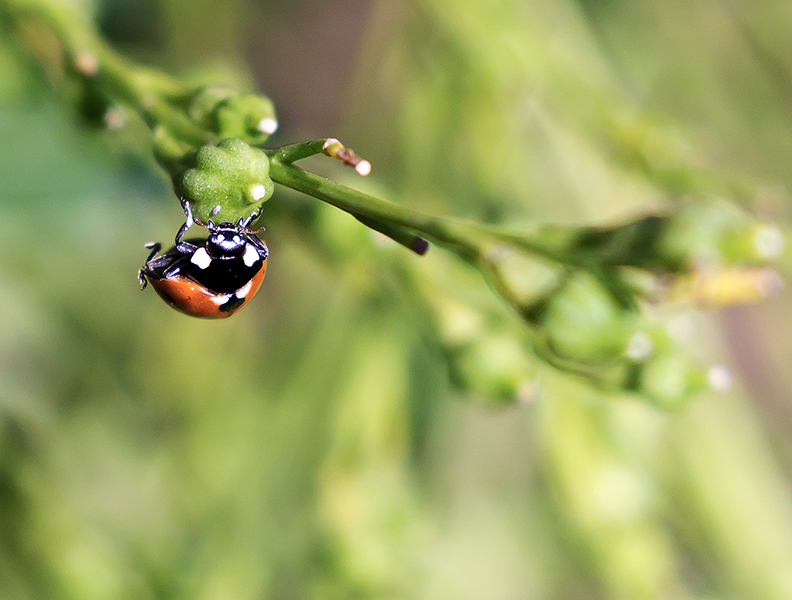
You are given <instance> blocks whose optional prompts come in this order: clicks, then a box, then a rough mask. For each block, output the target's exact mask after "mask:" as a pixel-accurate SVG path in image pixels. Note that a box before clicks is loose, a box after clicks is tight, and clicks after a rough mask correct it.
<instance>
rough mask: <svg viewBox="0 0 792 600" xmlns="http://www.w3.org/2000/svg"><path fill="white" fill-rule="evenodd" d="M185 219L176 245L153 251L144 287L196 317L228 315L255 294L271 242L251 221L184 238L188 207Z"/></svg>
mask: <svg viewBox="0 0 792 600" xmlns="http://www.w3.org/2000/svg"><path fill="white" fill-rule="evenodd" d="M185 206H186V208H185V212H186V213H187V222H186V223H185V226H184V227H182V228H181V229H180V230H179V233H178V235H177V236H176V244H175V246H174V247H173V248H171V249H170V250H168V251H167V252H165V253H163V254H159V251H160V249H161V248H162V246H161V244H159V243H153V244H148V245H147V246H146V247H147V248H151V249H152V253H151V255H150V256H149V258H148V260H147V261H146V264H145V265H143V266H142V267H141V268H140V270H139V271H138V279H139V280H140V286H141V289H145V288H146V285H147V284H149V283H150V284H151V286H152V287H153V288H154V289H155V290H156V292H157V293H158V294H159V295H160V297H161V298H162V299H163V300H165V302H167V303H168V304H169V305H171V306H172V307H173V308H175V309H176V310H179V311H181V312H183V313H185V314H188V315H190V316H193V317H204V318H208V319H223V318H225V317H230V316H231V315H232V314H234V313H235V312H236V311H238V310H239V309H240V308H242V307H243V306H244V305H245V304H247V302H248V301H249V300H250V299H251V298H252V297H253V296H254V295H255V294H256V292H257V291H258V289H259V287H260V286H261V282H262V280H263V279H264V274H265V273H266V271H267V254H268V252H267V245H266V244H265V243H264V242H263V241H262V240H260V239H259V238H258V236H256V233H255V232H253V231H250V230H249V229H247V223H244V222H243V221H241V220H240V221H239V222H238V223H236V224H232V223H221V224H220V225H215V224H214V223H212V222H211V221H210V222H209V223H208V224H207V226H206V227H207V229H209V237H207V238H206V239H195V238H193V239H189V240H185V241H181V236H182V235H184V233H185V232H186V231H187V228H188V227H189V226H190V225H191V224H192V222H193V220H192V215H191V214H190V211H189V207H188V205H186V204H185Z"/></svg>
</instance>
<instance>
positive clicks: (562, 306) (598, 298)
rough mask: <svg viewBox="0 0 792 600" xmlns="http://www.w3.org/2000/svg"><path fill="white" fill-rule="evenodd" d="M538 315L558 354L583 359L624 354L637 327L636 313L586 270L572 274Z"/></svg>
mask: <svg viewBox="0 0 792 600" xmlns="http://www.w3.org/2000/svg"><path fill="white" fill-rule="evenodd" d="M537 319H538V320H537V324H538V325H539V326H541V327H542V328H543V329H544V330H545V335H546V337H547V341H548V344H549V346H550V347H551V348H552V350H553V351H554V352H555V353H556V354H558V355H559V356H562V357H564V358H569V359H572V360H575V361H579V362H584V363H598V362H602V361H605V360H609V359H612V358H616V357H618V356H621V355H623V354H624V352H625V350H626V349H627V345H628V343H629V341H630V339H631V338H632V336H633V334H634V333H635V330H636V327H637V319H636V313H634V312H633V311H631V310H628V309H625V308H624V307H623V306H621V305H620V304H619V303H618V302H616V300H615V298H614V297H613V295H612V294H611V293H610V291H609V290H607V289H606V288H605V287H604V286H603V285H602V283H600V282H599V281H598V280H597V279H596V278H595V277H594V276H592V275H590V274H588V273H584V272H580V273H576V274H575V275H573V276H572V277H571V278H570V280H569V281H567V282H566V283H565V284H564V285H563V287H561V288H560V289H559V290H558V291H556V292H555V293H554V295H553V296H551V297H550V298H549V299H548V300H547V302H546V304H545V306H544V307H543V309H542V310H541V311H540V312H539V313H538V315H537Z"/></svg>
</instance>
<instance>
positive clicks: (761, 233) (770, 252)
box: [753, 225, 786, 259]
mask: <svg viewBox="0 0 792 600" xmlns="http://www.w3.org/2000/svg"><path fill="white" fill-rule="evenodd" d="M753 242H754V249H755V250H756V255H757V256H758V257H759V258H763V259H771V258H778V257H779V256H780V255H781V253H782V252H783V251H784V246H785V245H786V240H785V239H784V234H783V233H782V232H781V230H780V229H779V228H778V227H773V226H772V225H759V226H758V227H757V228H756V233H755V234H754V240H753Z"/></svg>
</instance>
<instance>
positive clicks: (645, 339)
mask: <svg viewBox="0 0 792 600" xmlns="http://www.w3.org/2000/svg"><path fill="white" fill-rule="evenodd" d="M653 349H654V343H653V342H652V339H651V338H650V337H649V336H648V335H646V334H645V333H644V332H643V331H639V332H638V333H636V334H635V335H634V336H632V337H631V338H630V341H629V343H628V344H627V350H625V351H624V355H625V356H626V357H627V358H629V359H630V360H631V361H633V362H641V361H644V360H646V359H647V358H648V357H649V355H650V354H651V353H652V350H653Z"/></svg>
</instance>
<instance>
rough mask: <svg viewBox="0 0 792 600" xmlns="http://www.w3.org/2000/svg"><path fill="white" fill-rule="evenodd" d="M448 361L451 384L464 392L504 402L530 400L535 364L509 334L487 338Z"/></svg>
mask: <svg viewBox="0 0 792 600" xmlns="http://www.w3.org/2000/svg"><path fill="white" fill-rule="evenodd" d="M450 359H451V360H450V365H451V377H452V381H453V382H454V383H455V384H456V385H457V387H459V388H460V389H461V390H463V391H464V392H467V393H472V394H474V395H477V396H480V397H482V398H486V399H487V400H494V401H497V402H499V403H508V402H514V401H516V400H530V397H531V395H532V394H533V392H534V391H535V383H534V382H535V379H536V363H535V361H534V360H532V359H531V358H530V353H529V352H527V351H526V350H525V348H523V347H522V346H521V345H520V344H519V342H518V341H517V340H516V339H515V337H514V336H513V335H509V334H506V333H504V334H490V335H487V336H485V337H483V338H480V339H477V340H476V341H475V342H473V343H471V344H467V345H465V346H463V347H460V348H457V349H456V350H455V351H453V352H452V353H451V357H450Z"/></svg>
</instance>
